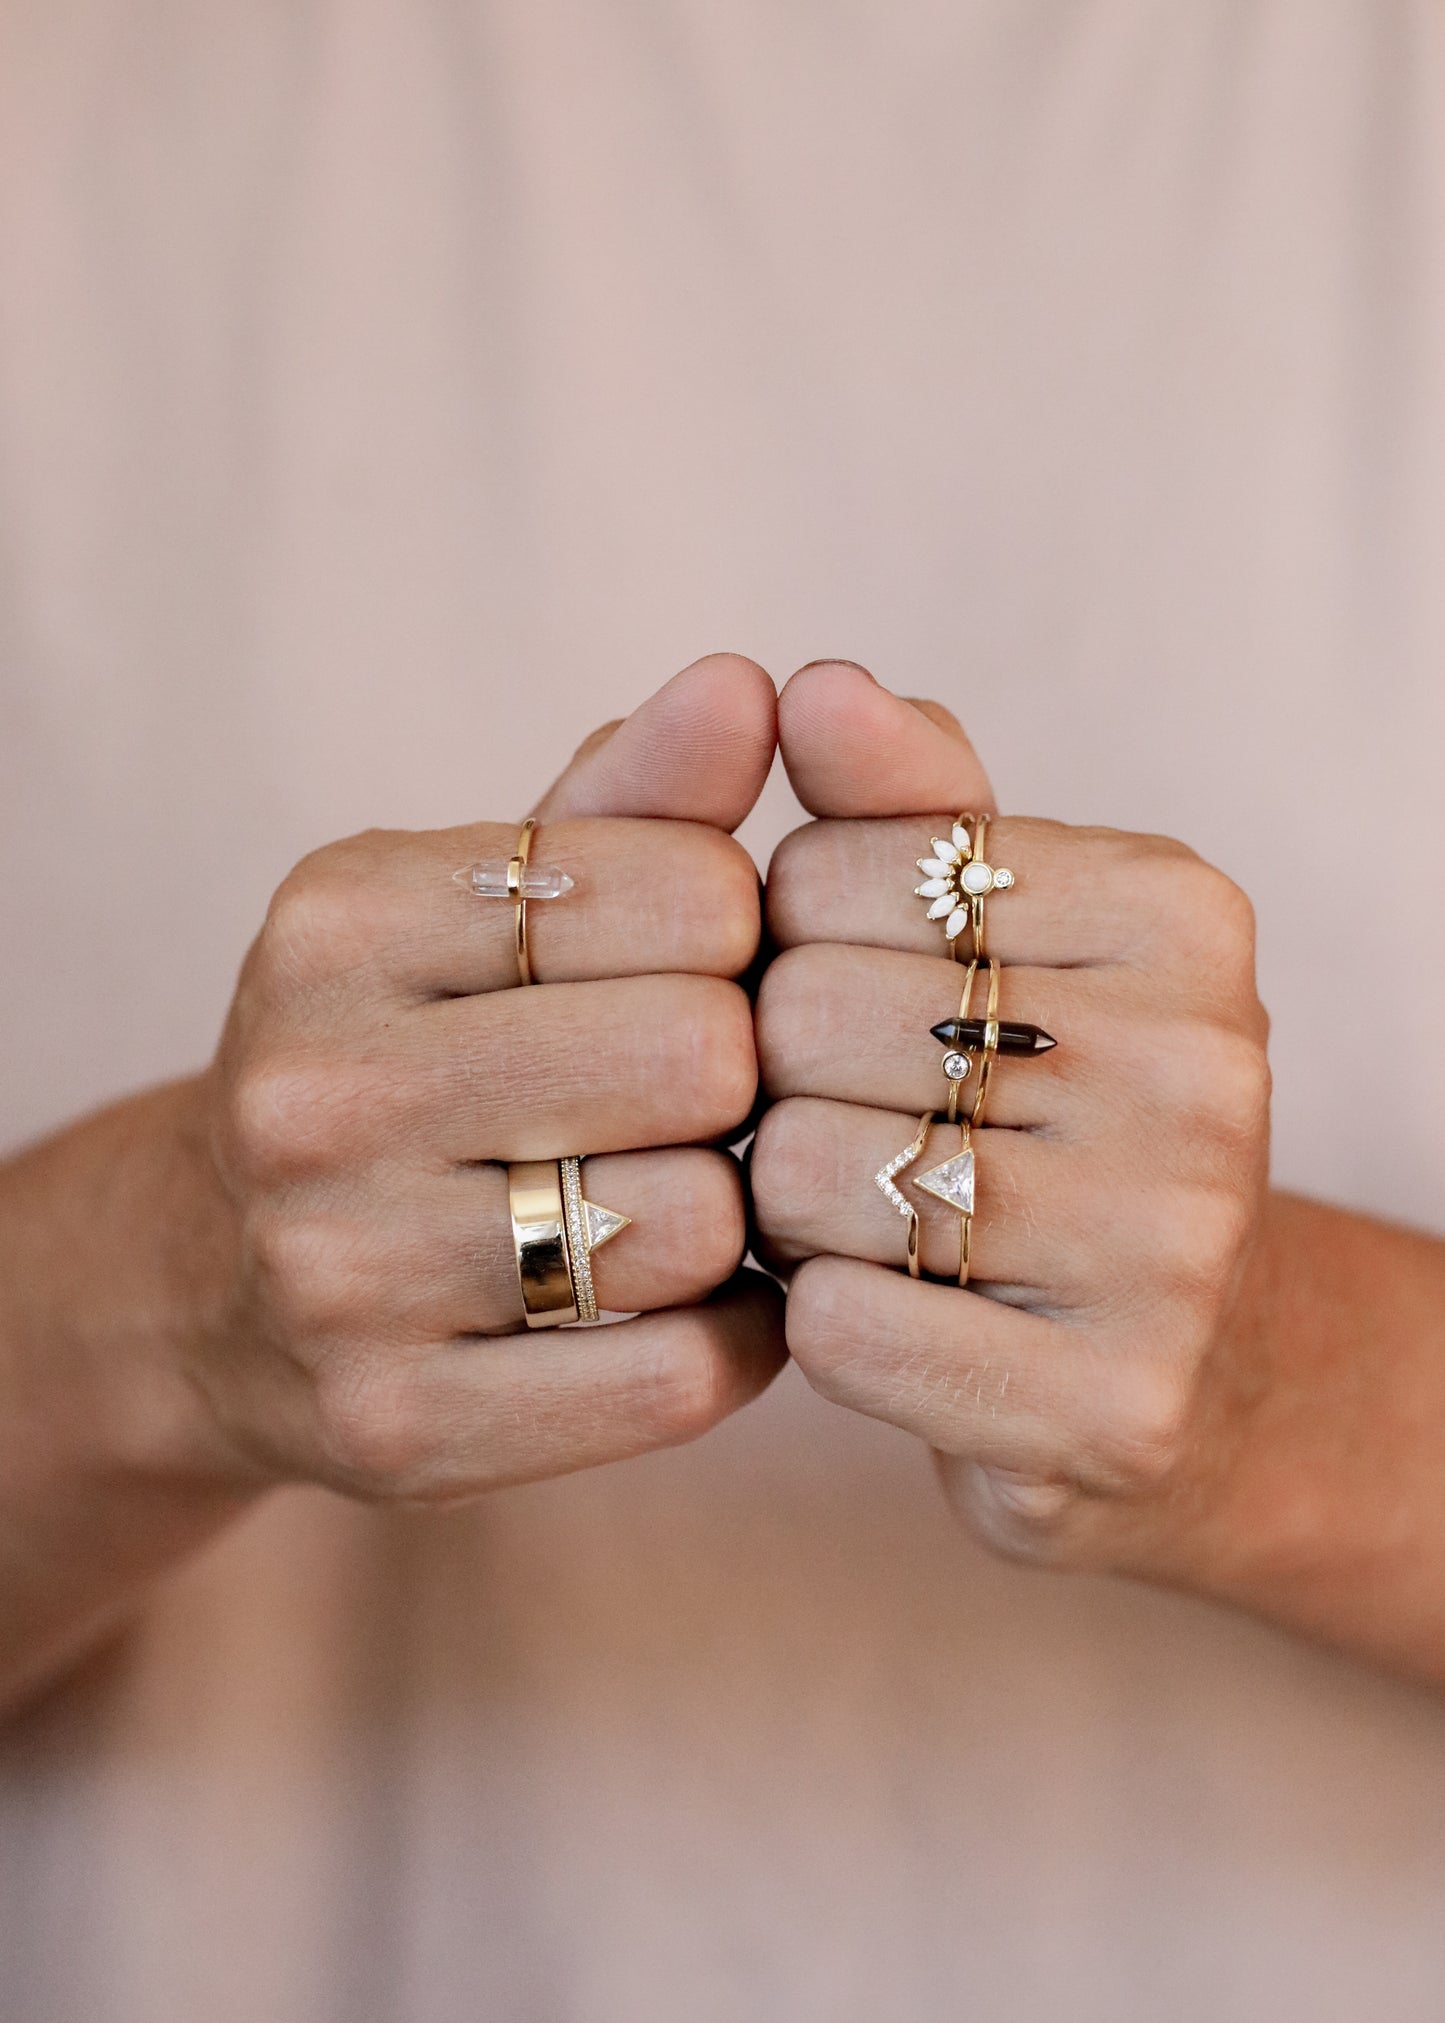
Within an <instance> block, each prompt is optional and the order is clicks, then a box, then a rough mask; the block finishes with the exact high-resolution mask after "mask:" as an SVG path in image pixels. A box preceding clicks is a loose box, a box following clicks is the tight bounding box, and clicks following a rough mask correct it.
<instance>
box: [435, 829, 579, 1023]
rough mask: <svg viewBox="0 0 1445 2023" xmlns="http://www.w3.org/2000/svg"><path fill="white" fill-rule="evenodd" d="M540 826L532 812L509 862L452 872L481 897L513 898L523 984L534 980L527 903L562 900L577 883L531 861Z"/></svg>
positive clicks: (562, 874) (492, 863) (515, 934)
mask: <svg viewBox="0 0 1445 2023" xmlns="http://www.w3.org/2000/svg"><path fill="white" fill-rule="evenodd" d="M536 827H537V818H536V816H535V815H529V816H528V817H527V819H526V821H525V822H524V823H523V824H522V827H521V831H520V833H519V834H518V837H517V847H516V849H515V850H514V851H513V853H512V855H511V856H510V858H508V860H507V861H506V863H503V862H502V861H501V860H500V859H495V860H493V861H492V862H491V863H488V864H473V865H472V866H471V867H470V868H469V869H468V870H466V871H456V872H453V874H452V876H453V878H454V879H455V881H456V883H457V884H458V885H466V886H468V887H469V888H470V890H471V891H473V892H474V893H475V894H476V895H477V897H478V898H479V899H510V900H511V902H512V906H513V909H514V916H515V929H514V939H515V942H516V951H517V980H518V982H519V983H522V984H529V983H531V982H532V981H533V977H532V958H531V954H530V951H529V950H528V947H527V902H528V901H529V900H531V899H561V898H562V897H563V896H564V895H565V894H566V893H568V892H570V891H571V890H572V888H573V884H574V882H575V881H574V880H573V879H571V878H570V877H569V876H568V875H567V873H566V872H565V871H561V870H558V869H556V868H553V869H551V870H548V869H546V868H543V869H542V870H538V869H537V868H536V866H535V865H533V864H532V863H531V862H530V861H529V860H530V858H531V855H532V837H533V834H534V832H535V830H536Z"/></svg>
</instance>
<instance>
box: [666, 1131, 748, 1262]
mask: <svg viewBox="0 0 1445 2023" xmlns="http://www.w3.org/2000/svg"><path fill="white" fill-rule="evenodd" d="M699 1156H700V1157H706V1155H699ZM671 1220H672V1241H673V1247H674V1250H675V1252H676V1254H677V1255H679V1256H682V1257H685V1258H687V1260H688V1262H689V1265H690V1267H691V1268H692V1270H693V1271H694V1272H695V1273H696V1276H697V1281H698V1283H699V1284H701V1285H704V1286H716V1285H721V1284H723V1282H724V1281H725V1280H726V1279H729V1278H731V1277H732V1275H733V1273H734V1272H735V1271H736V1270H737V1268H738V1266H739V1265H740V1264H741V1263H742V1259H743V1252H744V1250H745V1249H746V1247H747V1218H746V1215H745V1213H744V1209H743V1192H742V1181H741V1177H740V1175H739V1173H738V1169H737V1167H736V1166H735V1165H734V1163H733V1161H732V1160H731V1159H729V1158H727V1157H726V1156H725V1155H719V1156H718V1157H716V1158H708V1161H707V1169H706V1175H705V1177H704V1174H703V1173H699V1174H698V1175H697V1176H696V1178H695V1180H694V1182H693V1184H692V1185H690V1186H684V1187H681V1188H679V1189H678V1191H677V1194H676V1196H675V1197H674V1205H673V1210H672V1218H671Z"/></svg>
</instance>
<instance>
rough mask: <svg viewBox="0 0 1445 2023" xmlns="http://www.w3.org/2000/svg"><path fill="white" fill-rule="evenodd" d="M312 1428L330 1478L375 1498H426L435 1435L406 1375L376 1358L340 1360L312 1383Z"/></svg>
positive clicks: (393, 1365) (352, 1489)
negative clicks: (314, 1401) (313, 1389)
mask: <svg viewBox="0 0 1445 2023" xmlns="http://www.w3.org/2000/svg"><path fill="white" fill-rule="evenodd" d="M315 1397H316V1428H317V1434H318V1438H319V1441H320V1446H321V1454H322V1462H323V1468H324V1471H325V1473H326V1474H327V1476H328V1478H329V1479H330V1480H332V1481H333V1482H334V1483H336V1484H337V1485H338V1486H340V1487H344V1488H347V1489H349V1490H350V1491H351V1492H352V1493H353V1494H356V1495H362V1496H367V1497H370V1498H374V1499H378V1500H389V1499H402V1498H408V1497H416V1496H421V1495H424V1494H425V1493H426V1490H427V1487H428V1484H429V1482H430V1481H431V1479H432V1475H433V1473H434V1464H435V1450H436V1438H435V1429H434V1427H433V1426H432V1424H431V1419H430V1415H429V1414H428V1413H427V1411H426V1408H425V1401H424V1399H423V1397H422V1396H421V1393H420V1391H419V1388H418V1386H417V1384H416V1382H415V1380H414V1378H413V1377H412V1375H411V1373H410V1372H408V1371H407V1370H405V1369H404V1368H401V1367H399V1366H397V1365H396V1364H394V1363H392V1364H389V1363H388V1362H386V1361H385V1360H384V1359H382V1358H381V1357H379V1356H371V1355H368V1356H360V1357H357V1358H354V1359H350V1360H348V1361H346V1362H345V1363H338V1364H336V1365H335V1366H334V1367H333V1368H332V1369H330V1370H328V1371H326V1372H325V1373H323V1374H322V1375H321V1376H320V1377H319V1378H318V1380H317V1385H316V1394H315Z"/></svg>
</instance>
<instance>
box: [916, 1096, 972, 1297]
mask: <svg viewBox="0 0 1445 2023" xmlns="http://www.w3.org/2000/svg"><path fill="white" fill-rule="evenodd" d="M958 1128H959V1132H960V1135H961V1137H962V1143H961V1144H960V1146H959V1149H958V1151H957V1152H956V1153H955V1155H954V1156H953V1158H952V1159H945V1160H944V1162H943V1164H942V1165H941V1166H931V1167H930V1168H929V1169H928V1171H927V1172H926V1173H920V1174H919V1176H918V1178H917V1179H916V1180H915V1181H914V1183H913V1184H914V1186H915V1187H921V1188H922V1189H923V1192H924V1193H925V1194H931V1195H932V1196H933V1197H934V1199H935V1200H937V1201H942V1202H944V1203H945V1204H946V1205H947V1206H948V1207H949V1208H952V1209H956V1210H957V1212H958V1282H959V1284H960V1285H967V1284H968V1267H969V1251H970V1249H971V1247H972V1242H973V1199H974V1158H973V1142H972V1139H973V1126H972V1125H971V1124H970V1123H969V1122H968V1120H967V1118H964V1117H960V1118H959V1120H958Z"/></svg>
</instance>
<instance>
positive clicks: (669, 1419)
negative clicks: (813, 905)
mask: <svg viewBox="0 0 1445 2023" xmlns="http://www.w3.org/2000/svg"><path fill="white" fill-rule="evenodd" d="M775 701H776V699H775V696H774V692H773V687H772V683H771V682H770V681H769V680H768V678H767V676H766V675H765V674H763V673H762V671H761V670H760V669H759V668H756V667H754V666H753V665H752V664H751V663H750V662H745V661H739V660H736V659H734V658H731V657H729V656H719V657H717V658H715V659H713V660H709V661H702V662H699V663H698V664H697V665H696V666H695V667H693V668H691V669H689V670H687V671H686V672H685V673H684V674H681V675H679V676H678V677H677V678H676V680H675V681H673V682H671V683H669V684H668V685H667V687H665V688H664V689H663V690H662V691H661V692H660V693H659V694H658V695H657V696H655V697H654V698H653V699H652V700H651V701H650V702H649V703H646V704H644V705H643V707H642V708H641V709H640V710H639V711H638V712H637V713H636V715H635V716H633V717H632V718H631V719H630V720H629V721H627V722H626V723H624V724H622V725H620V726H612V727H610V728H609V729H608V730H607V731H605V732H602V733H599V734H598V735H597V736H596V737H594V738H593V739H591V740H589V741H588V743H587V745H585V746H584V747H583V749H582V751H581V752H579V754H578V756H577V758H576V759H575V760H574V761H573V764H572V765H571V767H570V768H569V769H568V771H567V772H566V773H565V774H564V775H563V777H562V779H561V780H560V781H559V782H558V784H557V785H556V786H555V787H554V788H553V789H552V791H551V793H550V794H549V795H548V796H547V797H546V799H545V800H544V801H543V802H542V804H541V806H540V809H539V810H538V814H539V828H538V832H537V843H536V845H535V846H534V856H533V861H534V862H535V863H538V864H542V865H547V864H554V865H558V866H561V867H563V868H565V869H567V870H568V871H569V872H570V873H571V875H572V876H573V878H574V879H575V880H576V889H575V891H574V892H572V893H570V894H568V895H567V896H566V897H565V898H563V899H562V900H559V901H556V902H547V903H542V902H537V903H534V904H533V905H532V907H531V909H530V919H529V940H530V947H531V956H532V965H533V971H534V976H535V979H536V983H537V986H538V987H536V988H532V989H518V988H516V987H515V986H516V983H517V971H516V958H515V952H514V948H513V915H512V909H511V907H510V906H509V905H508V904H507V903H505V902H504V901H502V902H494V901H486V900H482V899H479V898H477V897H475V896H473V895H472V894H471V893H470V892H468V891H466V890H465V889H462V888H459V887H458V885H457V884H456V883H455V882H454V881H453V873H454V872H455V871H457V870H458V869H459V868H462V867H465V866H467V865H469V864H471V863H472V862H474V861H476V860H481V859H489V858H490V859H499V860H503V861H505V859H506V858H508V857H509V856H510V855H511V853H512V850H513V847H514V844H515V840H516V835H517V823H516V821H515V820H513V821H508V822H489V823H480V824H478V825H476V826H474V827H469V828H465V829H454V830H447V831H441V832H438V833H436V834H422V835H405V834H387V833H379V832H373V833H370V834H367V835H363V836H357V837H354V838H352V839H351V840H350V841H348V842H344V843H338V844H335V845H333V846H331V847H330V848H328V849H324V850H321V851H318V852H317V853H316V855H315V856H312V857H308V858H307V859H306V860H305V862H304V863H302V864H301V865H299V866H298V867H297V869H296V870H295V871H294V872H293V873H292V874H291V875H290V877H289V878H287V880H286V881H285V883H284V884H283V885H282V887H281V889H280V891H279V892H278V893H277V895H276V898H275V900H274V902H273V904H272V906H271V909H270V914H269V917H268V919H267V922H266V925H265V927H264V929H263V930H262V933H261V935H260V938H259V939H258V941H257V942H256V944H255V946H254V948H253V949H252V951H251V954H250V957H249V959H248V961H247V963H246V966H245V971H244V973H243V976H242V979H241V983H240V987H239V989H238V991H237V995H236V1001H235V1004H234V1007H233V1009H232V1012H231V1016H230V1020H229V1023H228V1026H227V1029H226V1033H225V1037H224V1040H223V1042H222V1045H221V1049H220V1053H219V1056H218V1059H217V1062H216V1065H215V1067H214V1069H213V1070H212V1071H211V1073H210V1074H209V1075H208V1076H207V1077H206V1078H205V1079H204V1081H203V1083H202V1085H201V1101H202V1103H203V1106H204V1111H205V1130H204V1136H205V1139H206V1141H207V1143H208V1144H209V1146H210V1147H211V1148H212V1152H213V1155H214V1167H215V1176H216V1179H217V1180H218V1183H219V1187H218V1193H219V1197H220V1198H221V1200H222V1202H223V1204H224V1205H223V1211H222V1213H223V1221H224V1225H225V1233H224V1239H223V1241H222V1242H221V1245H220V1249H221V1252H222V1255H223V1258H224V1269H225V1285H226V1294H225V1298H224V1300H223V1302H222V1303H221V1313H222V1319H221V1321H220V1322H219V1324H218V1325H216V1326H215V1327H213V1328H212V1330H211V1331H210V1334H209V1337H208V1339H207V1341H206V1343H205V1345H204V1352H203V1353H202V1354H201V1355H200V1356H199V1357H198V1359H197V1369H196V1372H195V1374H196V1377H197V1381H198V1383H199V1385H200V1388H201V1389H202V1390H203V1392H204V1394H205V1396H206V1397H207V1398H208V1400H209V1401H210V1404H211V1407H212V1409H213V1412H214V1414H215V1417H216V1419H217V1421H218V1423H219V1424H220V1426H221V1427H223V1428H224V1431H225V1435H226V1438H227V1440H228V1441H229V1443H230V1445H231V1448H232V1450H233V1451H234V1452H235V1453H237V1454H240V1455H244V1456H245V1457H247V1459H248V1460H249V1462H250V1463H252V1464H253V1465H254V1466H255V1467H256V1468H257V1469H259V1470H260V1471H261V1472H263V1473H265V1474H268V1475H273V1476H285V1477H305V1478H311V1479H314V1480H318V1481H321V1482H325V1483H328V1484H331V1485H333V1486H335V1487H338V1488H343V1489H347V1490H350V1491H353V1492H356V1493H360V1494H363V1495H368V1496H381V1497H392V1496H405V1497H452V1496H457V1495H460V1494H466V1493H470V1492H473V1491H477V1490H480V1489H483V1488H485V1487H488V1486H490V1485H493V1484H496V1483H500V1482H508V1481H516V1480H519V1479H524V1478H528V1477H535V1476H542V1475H550V1474H556V1473H560V1472H562V1471H565V1470H568V1469H573V1468H580V1467H583V1466H585V1465H587V1464H589V1463H593V1462H599V1461H606V1460H610V1459H613V1458H616V1457H619V1456H622V1455H626V1454H631V1453H635V1452H638V1451H640V1450H642V1449H645V1448H649V1447H654V1446H660V1445H666V1444H669V1443H672V1442H676V1441H678V1440H683V1439H687V1438H690V1437H691V1436H692V1435H694V1434H697V1433H700V1432H702V1431H703V1430H704V1429H705V1428H706V1427H708V1426H710V1425H711V1424H712V1423H713V1422H714V1421H716V1420H717V1419H719V1418H720V1417H722V1416H723V1415H724V1414H726V1413H728V1412H730V1411H732V1410H733V1409H734V1408H735V1407H736V1406H738V1405H740V1404H742V1403H743V1402H745V1401H746V1400H747V1399H748V1398H750V1397H752V1396H753V1395H754V1394H755V1393H756V1392H758V1391H759V1390H761V1389H762V1388H763V1386H764V1385H766V1384H767V1382H768V1381H769V1380H770V1378H771V1377H772V1375H773V1374H774V1372H775V1370H776V1369H777V1367H778V1365H779V1363H780V1361H781V1360H782V1358H783V1348H782V1339H781V1327H780V1322H779V1313H778V1308H779V1305H780V1300H779V1296H778V1294H777V1292H776V1289H775V1288H774V1287H773V1286H772V1285H771V1284H770V1283H769V1282H768V1281H766V1280H765V1279H763V1278H762V1277H761V1276H760V1275H758V1274H756V1273H751V1274H744V1275H742V1276H740V1277H738V1278H736V1279H735V1278H734V1274H735V1273H736V1272H737V1268H738V1265H739V1263H740V1261H741V1258H742V1253H743V1244H744V1213H743V1202H742V1190H741V1182H740V1177H739V1173H738V1168H737V1166H736V1163H735V1162H734V1160H732V1159H731V1158H730V1157H729V1156H728V1155H727V1154H726V1153H725V1152H723V1151H720V1150H716V1149H709V1147H708V1145H707V1143H706V1141H712V1140H718V1139H724V1138H725V1137H726V1136H727V1135H728V1134H729V1133H731V1132H733V1131H734V1130H735V1129H736V1128H737V1127H738V1126H739V1125H740V1124H741V1123H742V1122H743V1120H744V1119H745V1118H746V1117H747V1115H748V1113H749V1110H750V1108H751V1105H752V1102H753V1097H754V1093H755V1087H756V1061H755V1056H754V1051H753V1034H752V1022H751V1011H750V1006H749V1003H748V999H747V997H746V995H745V994H744V992H743V990H742V989H741V988H740V986H739V985H738V983H737V982H735V981H733V980H732V979H735V978H736V977H737V976H738V975H739V974H740V973H741V972H742V971H743V970H744V969H745V968H746V967H747V965H748V964H749V963H750V962H751V960H752V959H753V956H754V953H755V950H756V947H757V940H758V932H759V901H758V886H757V876H756V873H755V871H754V869H753V866H752V863H751V861H750V859H749V858H748V856H747V854H746V852H745V851H744V850H743V849H742V848H741V847H740V845H738V844H737V843H736V842H734V841H733V840H732V838H731V836H730V834H729V833H728V832H729V831H730V830H731V829H732V828H733V827H735V825H736V824H737V823H738V822H739V821H741V819H742V818H743V816H744V815H745V814H746V813H747V811H748V809H749V808H750V807H751V805H752V803H753V801H754V800H755V798H756V796H757V794H758V791H759V790H760V788H761V786H762V783H763V780H764V779H765V777H766V775H767V771H768V767H769V764H770V761H771V757H772V752H773V744H774V727H775V717H774V711H775ZM565 1153H585V1154H587V1155H589V1157H588V1159H587V1165H586V1169H585V1175H586V1184H587V1189H588V1193H589V1196H590V1197H591V1198H593V1199H595V1200H597V1201H599V1202H602V1203H605V1204H606V1205H607V1206H608V1207H610V1208H613V1209H616V1210H618V1211H619V1212H621V1213H622V1214H625V1215H628V1216H630V1217H631V1218H632V1225H633V1226H632V1227H631V1228H630V1229H628V1230H626V1231H625V1232H624V1233H623V1235H622V1236H621V1237H619V1238H618V1239H617V1240H616V1241H615V1242H614V1243H613V1244H611V1245H610V1246H609V1247H608V1248H606V1249H602V1250H599V1251H598V1253H597V1256H596V1259H595V1262H594V1274H595V1280H596V1285H597V1293H598V1299H599V1302H600V1304H601V1305H602V1306H603V1307H604V1308H607V1309H611V1310H613V1311H620V1312H628V1313H632V1312H636V1313H637V1314H638V1315H639V1318H636V1319H633V1320H628V1321H625V1322H621V1323H618V1324H615V1325H612V1326H609V1327H605V1328H601V1329H596V1330H591V1331H587V1332H580V1333H579V1332H541V1331H539V1332H536V1333H523V1332H522V1327H523V1316H522V1304H521V1295H520V1290H519V1287H518V1283H517V1273H516V1264H515V1259H514V1254H513V1248H512V1238H511V1228H510V1222H509V1217H508V1205H507V1177H506V1170H505V1163H504V1162H507V1161H510V1160H521V1159H550V1158H556V1157H559V1156H560V1155H562V1154H565ZM719 1287H723V1288H725V1289H724V1290H723V1291H721V1292H716V1289H717V1288H719ZM715 1292H716V1297H710V1295H713V1294H714V1293H715Z"/></svg>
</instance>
